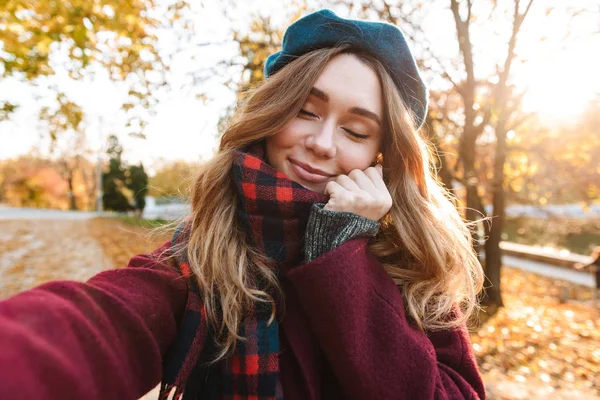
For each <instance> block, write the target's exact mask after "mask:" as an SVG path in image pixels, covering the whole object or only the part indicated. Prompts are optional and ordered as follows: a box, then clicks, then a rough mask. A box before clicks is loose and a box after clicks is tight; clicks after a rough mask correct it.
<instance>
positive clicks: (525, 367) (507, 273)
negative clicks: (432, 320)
mask: <svg viewBox="0 0 600 400" xmlns="http://www.w3.org/2000/svg"><path fill="white" fill-rule="evenodd" d="M91 223H92V232H93V234H94V236H95V237H96V239H97V240H98V242H99V243H100V244H101V246H102V247H103V248H104V251H105V253H106V254H107V255H108V256H109V257H111V258H112V259H113V262H114V265H115V266H125V265H127V261H128V260H129V258H130V257H131V256H133V255H135V254H139V253H145V252H148V251H151V250H152V249H154V248H156V247H158V246H159V245H160V244H162V243H163V242H164V241H166V240H168V239H169V235H162V236H161V235H159V236H158V237H153V238H149V237H148V233H149V232H150V229H149V228H148V227H144V226H142V225H146V224H145V223H140V221H136V220H135V219H134V220H127V219H125V220H124V219H114V218H97V219H94V220H92V221H91ZM561 287H565V288H566V289H567V291H568V292H569V293H570V295H571V299H570V300H569V301H567V302H566V303H563V304H561V303H560V302H559V300H558V298H559V296H558V294H559V291H560V288H561ZM502 290H503V299H504V304H505V307H504V308H501V309H500V310H499V311H498V312H497V313H495V314H494V315H492V316H490V317H487V316H485V315H484V316H483V318H482V320H485V322H483V323H482V324H481V326H479V327H478V328H476V329H473V330H472V333H471V339H472V342H473V349H474V352H475V356H476V358H477V361H478V364H479V367H480V370H481V372H482V374H483V376H484V381H485V382H486V388H487V389H488V392H489V398H490V399H520V398H524V399H531V398H540V397H544V396H546V397H548V396H549V397H550V398H573V399H575V398H587V399H593V398H599V399H600V348H599V347H598V343H600V312H599V309H598V308H596V307H594V306H593V305H592V304H591V298H592V289H590V288H586V287H582V286H578V285H575V284H571V283H569V282H564V281H558V280H554V279H551V278H545V277H541V276H538V275H535V274H531V273H528V272H522V271H519V270H517V269H513V268H504V269H503V273H502ZM573 396H575V397H573Z"/></svg>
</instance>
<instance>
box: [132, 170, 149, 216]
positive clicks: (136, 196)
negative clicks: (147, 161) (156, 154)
mask: <svg viewBox="0 0 600 400" xmlns="http://www.w3.org/2000/svg"><path fill="white" fill-rule="evenodd" d="M128 187H129V189H130V190H131V191H132V192H133V201H134V208H135V209H136V210H137V211H138V212H139V213H142V212H143V211H144V207H146V194H148V175H146V171H144V166H143V165H142V164H140V165H132V166H130V167H129V183H128Z"/></svg>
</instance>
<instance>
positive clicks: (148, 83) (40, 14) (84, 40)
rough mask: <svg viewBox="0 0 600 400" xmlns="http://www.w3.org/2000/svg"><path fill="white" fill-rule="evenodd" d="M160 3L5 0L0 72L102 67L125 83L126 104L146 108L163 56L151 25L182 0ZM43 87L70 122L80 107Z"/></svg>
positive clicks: (0, 109) (173, 12) (30, 76)
mask: <svg viewBox="0 0 600 400" xmlns="http://www.w3.org/2000/svg"><path fill="white" fill-rule="evenodd" d="M164 4H165V3H161V4H158V3H155V2H154V1H153V0H133V1H118V0H103V1H101V2H98V1H84V0H71V1H68V2H61V1H53V0H41V1H34V2H31V1H27V0H5V1H3V2H2V7H1V9H0V26H2V27H3V28H2V36H1V37H0V47H1V48H2V54H1V55H0V78H7V77H14V78H17V79H21V80H25V81H28V82H36V81H37V80H38V78H39V77H44V76H50V75H53V74H55V72H56V69H57V68H60V69H63V70H65V71H66V72H67V73H68V75H69V77H71V78H72V79H81V78H83V77H85V76H87V75H88V74H94V73H95V71H97V70H98V68H103V69H104V70H105V71H107V72H108V74H109V76H110V79H112V80H113V81H117V82H127V84H128V85H130V91H129V101H128V103H127V104H125V105H124V108H125V109H126V110H131V109H133V108H135V107H139V108H141V109H143V110H145V109H148V108H149V107H150V106H151V105H152V104H154V103H155V99H154V98H153V97H152V94H153V93H154V92H155V91H156V90H157V89H158V88H160V87H161V86H163V85H165V80H164V75H165V73H166V71H167V70H168V66H167V65H166V63H165V61H164V59H165V57H168V56H165V55H163V54H161V53H160V52H159V51H158V47H157V44H158V37H157V34H156V33H157V30H158V29H159V28H161V27H163V26H165V25H167V26H168V25H172V24H174V22H176V21H177V20H178V19H179V18H180V16H181V14H182V12H183V10H184V9H185V8H186V2H185V1H183V0H174V1H170V2H168V3H166V4H167V5H166V6H165V5H164ZM157 15H160V18H158V17H156V16H157ZM59 54H60V55H61V57H65V56H66V58H67V59H68V62H66V63H64V62H63V63H61V64H60V67H59V66H58V64H57V63H56V62H54V61H53V59H54V56H55V55H59ZM50 89H52V90H54V91H55V92H56V95H57V100H58V101H59V103H60V104H61V107H59V110H58V111H57V113H58V115H61V116H62V117H63V119H65V120H66V121H69V123H70V124H71V125H78V121H80V120H81V115H79V114H78V113H75V114H74V113H70V112H69V107H65V105H69V104H72V102H70V101H69V100H68V99H66V95H65V94H64V91H63V90H62V89H61V88H58V87H51V88H50ZM16 107H17V105H15V104H10V103H0V117H1V118H4V119H6V118H9V117H10V114H11V112H12V111H13V110H14V109H15V108H16ZM138 111H139V110H138ZM45 116H47V115H44V114H43V113H42V114H41V115H40V117H41V118H44V117H45ZM130 119H131V120H132V121H133V120H138V121H137V123H136V124H134V126H135V127H136V128H142V129H143V126H144V121H143V120H140V116H139V113H138V115H137V116H136V115H133V112H131V113H130ZM131 133H134V134H141V132H135V131H132V132H131ZM52 138H53V139H56V138H55V137H54V136H53V137H52Z"/></svg>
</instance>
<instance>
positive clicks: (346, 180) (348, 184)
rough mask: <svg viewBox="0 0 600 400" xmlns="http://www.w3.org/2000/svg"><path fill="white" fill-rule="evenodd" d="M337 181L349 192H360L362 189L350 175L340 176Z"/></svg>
mask: <svg viewBox="0 0 600 400" xmlns="http://www.w3.org/2000/svg"><path fill="white" fill-rule="evenodd" d="M335 181H336V182H337V183H338V184H339V185H340V186H342V187H343V188H344V189H346V190H347V191H349V192H358V191H360V190H361V188H360V187H359V186H358V185H357V184H356V182H355V181H353V180H352V179H350V177H349V176H348V175H338V177H337V178H336V179H335Z"/></svg>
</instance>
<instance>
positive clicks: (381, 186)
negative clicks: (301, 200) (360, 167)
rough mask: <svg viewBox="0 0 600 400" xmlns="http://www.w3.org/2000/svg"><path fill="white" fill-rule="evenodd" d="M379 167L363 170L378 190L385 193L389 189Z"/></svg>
mask: <svg viewBox="0 0 600 400" xmlns="http://www.w3.org/2000/svg"><path fill="white" fill-rule="evenodd" d="M380 168H381V167H380ZM380 168H376V167H374V168H367V169H366V170H365V175H366V176H367V177H369V179H371V182H373V185H375V187H376V188H377V190H378V191H381V192H384V193H387V192H389V190H388V188H387V186H386V184H385V182H384V180H383V175H382V174H381V172H380V171H378V170H379V169H380Z"/></svg>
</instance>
